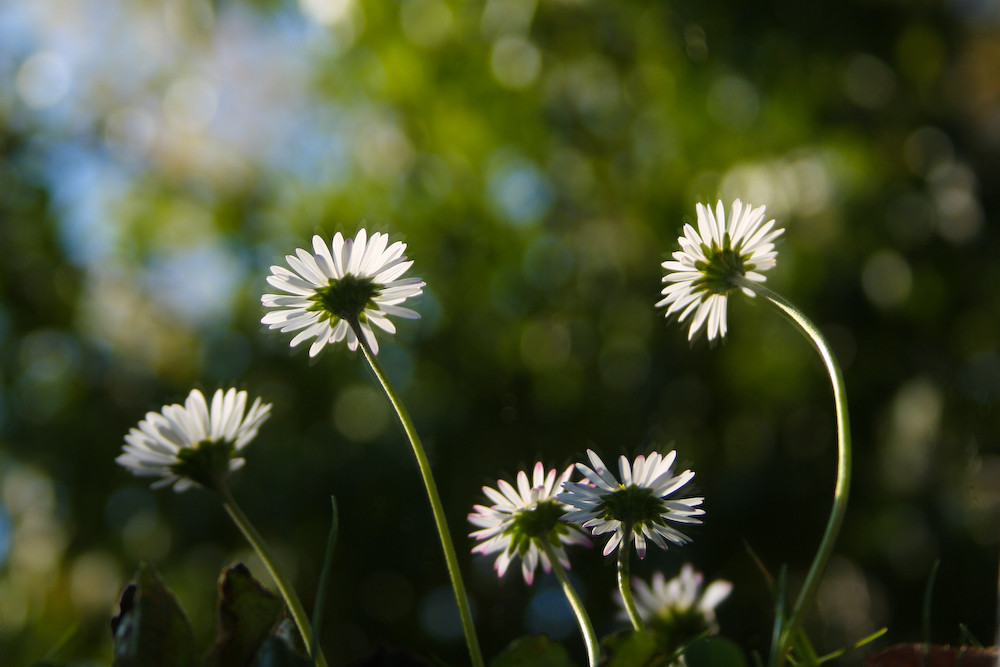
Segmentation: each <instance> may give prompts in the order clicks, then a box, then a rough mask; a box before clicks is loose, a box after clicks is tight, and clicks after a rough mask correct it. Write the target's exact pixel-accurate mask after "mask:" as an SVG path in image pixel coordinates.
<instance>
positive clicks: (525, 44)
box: [490, 36, 542, 89]
mask: <svg viewBox="0 0 1000 667" xmlns="http://www.w3.org/2000/svg"><path fill="white" fill-rule="evenodd" d="M490 67H491V69H492V71H493V76H494V77H496V80H497V81H498V82H499V83H500V85H502V86H505V87H507V88H513V89H521V88H527V87H528V86H530V85H531V84H533V83H534V82H535V81H536V80H537V79H538V74H539V72H541V69H542V54H541V52H540V51H539V50H538V49H537V48H536V47H535V46H534V45H533V44H532V43H531V42H529V41H528V40H526V39H523V38H521V37H511V36H506V37H501V38H500V39H498V40H497V41H496V42H494V43H493V49H492V50H491V51H490Z"/></svg>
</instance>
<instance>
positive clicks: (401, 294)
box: [260, 229, 425, 357]
mask: <svg viewBox="0 0 1000 667" xmlns="http://www.w3.org/2000/svg"><path fill="white" fill-rule="evenodd" d="M312 241H313V244H312V245H313V252H311V253H310V252H309V251H307V250H303V249H302V248H297V249H296V250H295V254H294V255H286V256H285V261H286V262H288V266H290V267H291V270H289V269H287V268H285V267H283V266H272V267H271V275H270V276H268V277H267V282H268V283H269V284H270V285H271V286H272V287H275V288H277V289H279V290H281V291H282V292H285V294H265V295H264V296H262V297H261V300H260V301H261V303H262V304H263V305H264V307H266V308H274V309H275V310H272V311H271V312H269V313H267V314H266V315H264V317H263V318H262V319H261V323H263V324H266V325H267V326H268V327H269V328H271V329H280V330H281V332H282V333H287V332H290V331H297V332H298V333H296V334H295V336H294V337H293V338H292V341H291V343H290V345H291V347H295V346H296V345H298V344H299V343H301V342H303V341H305V340H309V339H311V338H312V339H315V340H313V343H312V346H310V348H309V356H310V357H315V356H316V355H317V354H319V352H320V350H322V349H323V348H324V347H325V346H326V345H327V344H328V343H336V342H338V341H341V340H344V339H346V340H347V347H349V348H350V349H351V350H356V349H358V337H357V334H356V333H355V331H354V329H353V328H352V327H351V322H352V320H355V319H356V320H357V325H358V326H359V328H360V330H361V333H362V335H364V337H365V340H366V341H367V342H368V346H369V347H370V348H371V350H372V352H373V353H375V354H378V341H377V340H375V333H374V331H373V330H372V325H373V324H374V325H375V326H377V327H378V328H380V329H382V330H383V331H388V332H389V333H396V326H395V325H394V324H393V323H392V321H391V320H390V319H389V316H394V317H402V318H405V319H417V318H419V317H420V314H419V313H417V312H416V311H413V310H410V309H409V308H404V307H403V306H401V305H400V304H401V303H403V302H404V301H406V300H407V299H409V298H410V297H413V296H417V295H418V294H420V293H421V292H422V291H423V289H422V288H423V286H424V284H425V283H424V281H423V280H421V279H420V278H401V277H400V276H402V275H403V274H404V273H406V270H407V269H409V268H410V266H411V265H412V264H413V262H412V260H407V259H406V256H405V255H404V254H403V251H405V250H406V244H405V243H403V242H402V241H396V242H395V243H393V244H392V245H389V236H388V235H387V234H381V233H379V232H375V233H374V234H372V235H371V238H368V232H367V231H366V230H365V229H361V230H360V231H358V234H357V236H355V237H354V239H353V240H352V239H345V238H344V237H343V236H342V235H341V234H340V232H337V233H336V234H334V236H333V241H331V242H330V245H329V246H327V244H326V242H325V241H324V240H323V239H322V238H321V237H320V236H314V237H313V240H312Z"/></svg>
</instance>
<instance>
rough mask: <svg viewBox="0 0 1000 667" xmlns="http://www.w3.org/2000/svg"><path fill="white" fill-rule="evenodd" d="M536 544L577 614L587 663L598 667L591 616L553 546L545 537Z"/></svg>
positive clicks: (598, 656) (596, 646)
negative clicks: (543, 552)
mask: <svg viewBox="0 0 1000 667" xmlns="http://www.w3.org/2000/svg"><path fill="white" fill-rule="evenodd" d="M535 542H536V543H537V544H539V545H541V547H542V549H543V550H544V551H545V555H546V556H548V559H549V562H550V563H552V571H553V572H555V573H556V578H557V579H558V580H559V583H560V584H562V589H563V593H564V594H565V595H566V599H567V600H569V606H570V607H572V608H573V613H574V614H576V620H577V622H578V623H579V624H580V633H581V634H583V641H584V642H585V643H586V645H587V662H588V663H589V665H590V667H597V661H598V660H599V659H600V656H601V649H600V646H599V645H598V643H597V635H596V634H594V625H593V624H592V623H591V622H590V616H588V615H587V610H586V608H585V607H584V606H583V602H582V601H581V600H580V596H579V595H578V594H577V592H576V588H574V587H573V582H571V581H570V580H569V576H568V575H567V574H566V568H564V567H563V565H562V563H560V562H559V558H558V557H557V556H556V553H555V550H554V549H553V548H552V545H551V544H549V541H548V539H547V538H544V537H543V538H541V539H538V540H536V541H535Z"/></svg>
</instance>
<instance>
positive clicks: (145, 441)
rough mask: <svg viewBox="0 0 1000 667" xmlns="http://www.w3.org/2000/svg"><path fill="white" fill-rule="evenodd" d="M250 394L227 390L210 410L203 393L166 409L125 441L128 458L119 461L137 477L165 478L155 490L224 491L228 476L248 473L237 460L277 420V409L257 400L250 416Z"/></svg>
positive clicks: (152, 414)
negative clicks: (197, 487)
mask: <svg viewBox="0 0 1000 667" xmlns="http://www.w3.org/2000/svg"><path fill="white" fill-rule="evenodd" d="M246 407H247V392H245V391H236V390H235V389H229V390H228V391H226V392H223V391H222V390H221V389H219V390H217V391H216V392H215V395H214V396H212V406H211V408H209V406H208V403H207V402H206V401H205V397H204V395H202V393H201V392H200V391H198V390H197V389H194V390H192V391H191V393H190V394H188V397H187V400H186V401H185V402H184V405H178V404H176V403H175V404H173V405H164V406H163V408H162V409H161V410H160V411H159V412H147V413H146V418H145V419H143V420H142V421H140V422H139V425H138V427H136V428H132V429H131V430H130V431H129V433H128V435H126V436H125V445H124V447H123V448H122V449H123V453H122V454H121V455H120V456H118V458H116V459H115V461H117V462H118V463H119V464H120V465H122V466H124V467H125V468H127V469H128V470H129V471H130V472H131V473H132V474H134V475H139V476H149V477H162V479H160V480H158V481H156V482H155V483H154V484H153V488H161V487H165V486H173V487H174V490H175V491H178V492H179V491H184V490H186V489H188V488H190V487H191V486H193V485H195V484H200V485H202V486H204V487H207V488H218V486H219V485H220V484H221V483H222V482H223V480H224V479H225V477H226V475H227V474H229V472H231V471H233V470H237V469H239V468H242V467H243V464H244V463H246V460H244V459H242V458H239V457H237V454H238V453H239V452H240V450H242V449H243V448H244V447H245V446H246V445H247V444H248V443H249V442H250V441H251V440H253V439H254V438H255V437H256V436H257V430H258V429H259V428H260V425H261V424H262V423H264V421H265V420H266V419H267V418H268V417H270V416H271V404H270V403H262V402H261V400H260V398H257V399H255V400H254V402H253V405H251V406H250V409H249V410H247V409H246Z"/></svg>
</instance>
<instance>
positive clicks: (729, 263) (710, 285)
mask: <svg viewBox="0 0 1000 667" xmlns="http://www.w3.org/2000/svg"><path fill="white" fill-rule="evenodd" d="M701 251H702V252H703V253H705V257H707V258H708V261H707V262H696V263H695V265H694V266H695V268H696V269H698V270H699V271H701V273H702V277H701V278H698V279H697V280H695V281H694V285H696V286H699V287H701V288H702V289H704V290H705V291H707V292H709V293H711V294H728V293H729V292H731V291H733V290H734V289H736V285H734V284H733V281H732V279H733V278H734V277H736V276H743V275H746V273H747V271H753V270H754V269H755V268H756V266H755V265H754V264H751V263H750V257H751V255H750V253H747V254H745V255H741V254H740V253H739V252H738V250H736V249H734V248H733V246H732V241H731V239H730V238H729V234H728V233H727V234H726V235H725V236H723V237H722V247H721V248H720V247H719V246H717V245H716V244H715V243H714V242H713V243H712V245H711V246H708V245H706V244H704V243H702V244H701Z"/></svg>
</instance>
